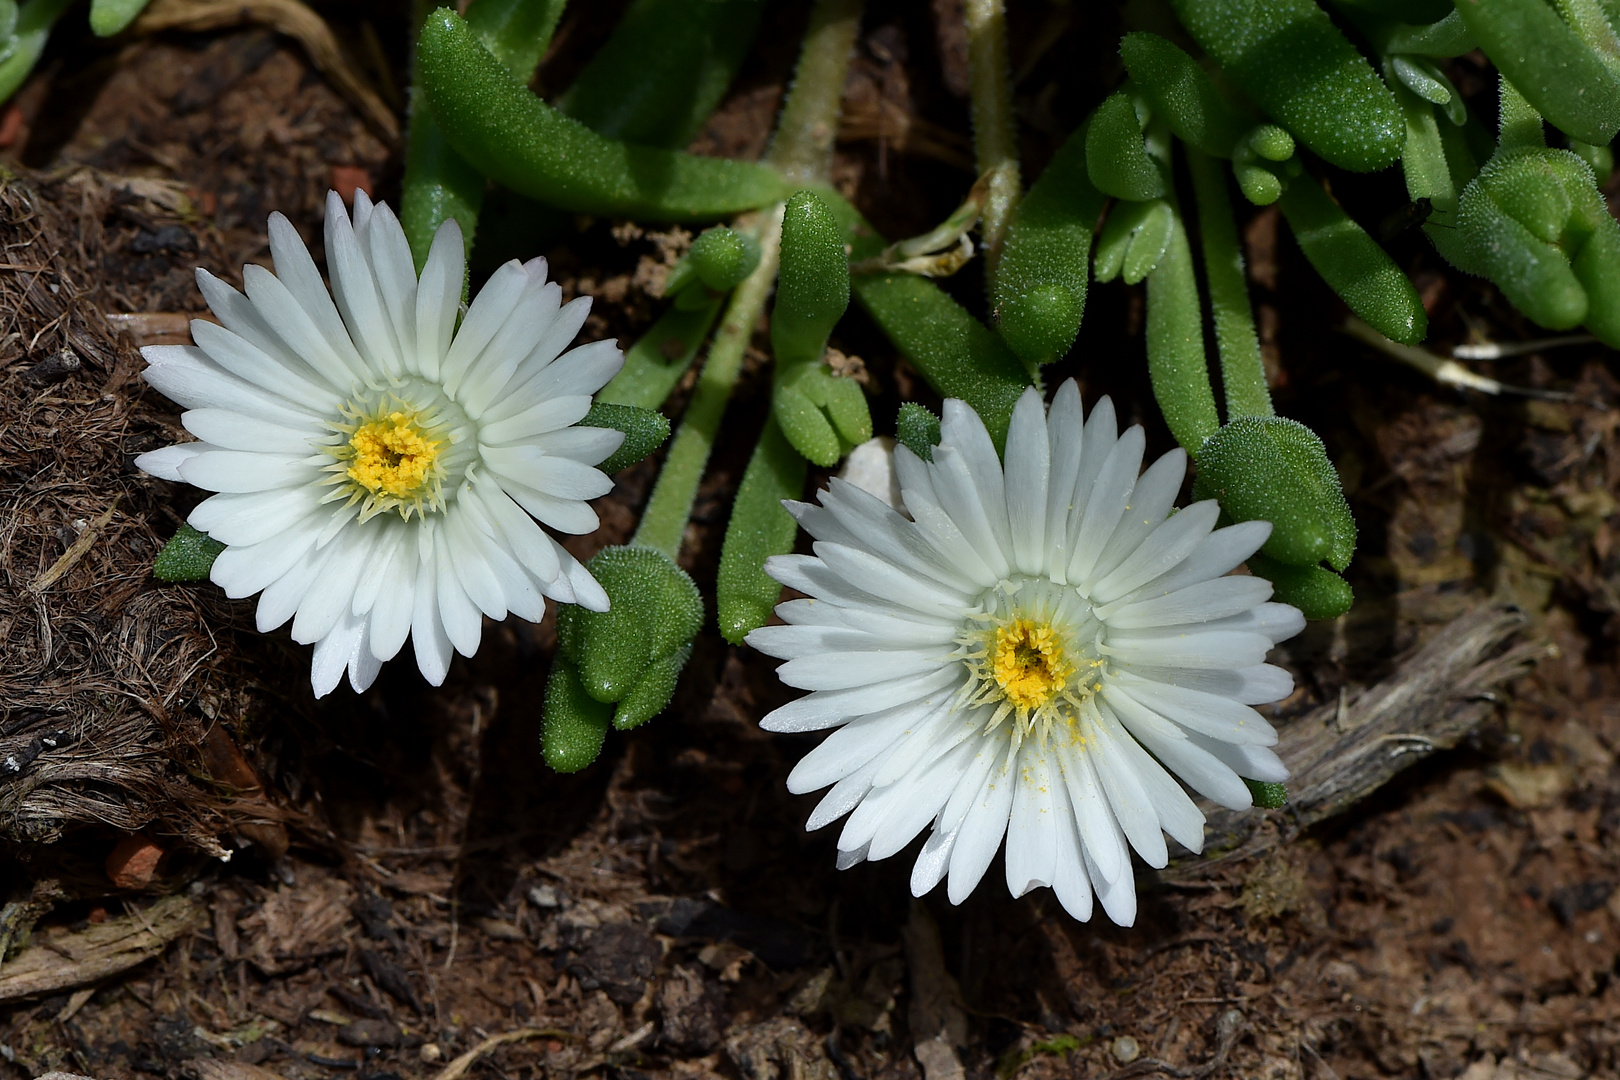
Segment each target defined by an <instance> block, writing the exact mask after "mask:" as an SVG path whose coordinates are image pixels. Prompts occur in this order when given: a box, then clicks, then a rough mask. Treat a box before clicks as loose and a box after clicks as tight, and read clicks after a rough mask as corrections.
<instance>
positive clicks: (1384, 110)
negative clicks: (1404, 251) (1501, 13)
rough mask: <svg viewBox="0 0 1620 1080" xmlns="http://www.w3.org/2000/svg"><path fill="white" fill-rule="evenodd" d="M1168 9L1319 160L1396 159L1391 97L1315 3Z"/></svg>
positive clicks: (1365, 165)
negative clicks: (1174, 12)
mask: <svg viewBox="0 0 1620 1080" xmlns="http://www.w3.org/2000/svg"><path fill="white" fill-rule="evenodd" d="M1465 2H1468V0H1465ZM1529 2H1534V3H1539V2H1540V0H1529ZM1171 6H1172V7H1173V8H1175V11H1176V14H1177V15H1178V16H1180V18H1181V22H1182V25H1183V26H1185V27H1186V28H1187V30H1188V32H1189V33H1191V34H1192V36H1193V37H1194V38H1195V39H1196V40H1197V42H1198V44H1199V45H1201V46H1203V48H1204V51H1205V52H1207V53H1209V55H1210V57H1211V58H1213V59H1214V60H1215V62H1216V63H1217V64H1219V65H1220V67H1221V70H1222V71H1224V72H1225V73H1226V74H1227V75H1228V76H1230V77H1231V79H1232V81H1233V82H1234V83H1236V84H1237V86H1238V88H1239V89H1241V90H1242V91H1243V92H1244V93H1245V94H1247V95H1248V96H1249V98H1250V99H1251V100H1252V101H1253V102H1254V103H1255V104H1256V105H1258V106H1259V107H1260V108H1261V109H1262V110H1264V111H1265V112H1266V114H1267V115H1269V116H1270V117H1272V118H1273V119H1274V120H1276V121H1277V122H1278V123H1279V124H1281V125H1282V126H1283V127H1285V128H1287V129H1288V130H1289V131H1291V132H1292V133H1293V134H1294V137H1295V138H1297V139H1299V141H1300V142H1303V143H1304V144H1305V145H1306V146H1308V147H1310V148H1311V150H1313V151H1314V152H1316V153H1317V154H1318V155H1320V156H1321V157H1322V158H1324V159H1325V160H1327V161H1329V162H1331V163H1332V164H1334V165H1337V166H1339V167H1340V168H1342V169H1350V170H1352V171H1354V172H1376V171H1378V170H1379V169H1383V168H1386V167H1388V166H1390V165H1393V164H1394V163H1395V160H1396V159H1397V158H1398V157H1400V154H1401V146H1402V143H1403V135H1404V132H1405V128H1404V125H1403V124H1402V122H1401V113H1400V109H1399V107H1398V106H1397V105H1396V104H1395V99H1394V97H1393V96H1392V95H1391V94H1390V92H1389V88H1388V87H1387V86H1385V85H1384V83H1383V81H1382V80H1381V79H1379V77H1378V74H1377V73H1376V72H1375V71H1373V69H1372V65H1370V64H1368V63H1367V61H1366V60H1365V59H1364V58H1363V57H1362V55H1361V54H1360V53H1359V52H1357V51H1356V47H1355V46H1354V45H1352V44H1350V41H1349V39H1347V38H1346V37H1345V36H1344V34H1342V33H1341V32H1340V31H1339V29H1338V27H1336V26H1334V25H1333V22H1332V20H1330V19H1329V18H1328V17H1327V13H1326V12H1324V11H1323V10H1322V9H1321V8H1320V7H1318V6H1317V5H1316V4H1315V3H1314V0H1171ZM1240 179H1241V178H1240Z"/></svg>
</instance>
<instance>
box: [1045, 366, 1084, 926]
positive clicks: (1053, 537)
mask: <svg viewBox="0 0 1620 1080" xmlns="http://www.w3.org/2000/svg"><path fill="white" fill-rule="evenodd" d="M1084 424H1085V421H1084V419H1083V418H1082V415H1081V412H1080V388H1079V386H1078V385H1076V384H1075V381H1074V380H1073V379H1065V380H1063V384H1062V385H1061V386H1059V387H1058V389H1057V393H1056V394H1054V395H1053V397H1052V409H1051V412H1049V413H1048V414H1047V417H1046V431H1047V441H1048V443H1049V444H1050V448H1051V449H1050V461H1051V475H1050V477H1049V479H1048V482H1047V497H1046V498H1047V507H1046V527H1045V537H1046V545H1047V552H1046V565H1045V566H1043V567H1042V569H1043V570H1044V571H1045V572H1046V573H1048V574H1050V575H1051V576H1052V578H1053V580H1054V581H1056V582H1058V584H1060V585H1061V584H1064V583H1066V582H1067V581H1068V577H1067V573H1068V569H1069V549H1068V543H1069V516H1070V514H1072V513H1073V511H1074V485H1075V481H1076V480H1077V479H1078V478H1079V475H1080V454H1081V438H1082V435H1083V434H1084V430H1085V429H1084ZM1086 895H1087V897H1088V898H1089V897H1090V895H1091V892H1090V887H1089V886H1088V887H1087V890H1086Z"/></svg>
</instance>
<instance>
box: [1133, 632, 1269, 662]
mask: <svg viewBox="0 0 1620 1080" xmlns="http://www.w3.org/2000/svg"><path fill="white" fill-rule="evenodd" d="M1101 648H1102V653H1103V655H1104V656H1107V657H1110V658H1111V659H1113V660H1114V661H1115V663H1117V664H1119V665H1120V666H1122V667H1126V668H1130V667H1133V666H1136V665H1142V666H1152V667H1173V668H1191V669H1194V670H1197V669H1200V668H1204V669H1214V668H1243V667H1250V666H1252V665H1254V664H1259V663H1262V662H1264V661H1265V658H1266V653H1268V652H1270V651H1271V639H1270V638H1268V637H1266V636H1265V635H1264V634H1256V633H1250V632H1248V631H1244V630H1188V631H1185V632H1182V633H1179V634H1174V635H1170V634H1167V635H1165V636H1162V637H1150V636H1147V635H1146V634H1145V633H1144V632H1143V631H1133V632H1132V633H1129V634H1125V633H1120V634H1114V633H1110V634H1109V635H1108V639H1107V641H1105V642H1104V643H1103V644H1102V646H1101Z"/></svg>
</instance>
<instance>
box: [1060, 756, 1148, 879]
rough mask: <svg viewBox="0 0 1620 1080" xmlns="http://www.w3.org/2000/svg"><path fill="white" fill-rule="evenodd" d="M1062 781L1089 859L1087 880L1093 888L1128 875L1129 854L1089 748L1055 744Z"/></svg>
mask: <svg viewBox="0 0 1620 1080" xmlns="http://www.w3.org/2000/svg"><path fill="white" fill-rule="evenodd" d="M1056 752H1057V759H1058V762H1059V766H1060V771H1061V772H1062V774H1063V781H1064V783H1066V784H1067V785H1068V787H1069V805H1070V806H1071V807H1073V809H1074V820H1075V825H1076V826H1077V827H1078V828H1079V831H1080V842H1081V845H1082V846H1083V847H1084V848H1085V850H1086V854H1087V856H1088V857H1089V858H1090V859H1091V864H1090V867H1091V868H1090V870H1089V876H1090V878H1091V881H1092V884H1093V886H1095V887H1101V886H1102V885H1103V884H1104V883H1106V882H1110V881H1117V880H1119V878H1120V877H1122V876H1127V875H1129V874H1130V867H1131V859H1130V853H1129V852H1128V851H1127V850H1126V848H1125V834H1124V833H1122V832H1121V831H1120V828H1119V822H1117V821H1115V820H1114V813H1113V811H1112V810H1111V809H1109V807H1108V797H1107V795H1106V794H1105V793H1104V791H1103V788H1102V784H1101V783H1100V782H1099V781H1098V779H1097V770H1096V768H1095V767H1094V765H1093V763H1092V757H1091V754H1090V748H1089V747H1087V746H1084V745H1070V744H1067V743H1057V744H1056Z"/></svg>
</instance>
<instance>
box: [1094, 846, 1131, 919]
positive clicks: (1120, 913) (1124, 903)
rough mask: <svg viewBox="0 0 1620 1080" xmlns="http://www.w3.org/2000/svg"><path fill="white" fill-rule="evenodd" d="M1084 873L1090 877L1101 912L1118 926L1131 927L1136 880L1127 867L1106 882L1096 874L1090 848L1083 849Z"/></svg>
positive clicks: (1095, 866)
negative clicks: (1123, 871)
mask: <svg viewBox="0 0 1620 1080" xmlns="http://www.w3.org/2000/svg"><path fill="white" fill-rule="evenodd" d="M1082 854H1083V855H1084V856H1085V862H1086V872H1087V873H1088V874H1090V875H1091V881H1092V884H1093V885H1094V886H1095V887H1096V889H1097V902H1098V903H1100V904H1101V905H1102V909H1103V911H1104V912H1105V913H1106V914H1107V916H1108V917H1109V918H1110V919H1113V920H1114V923H1115V924H1116V925H1118V926H1132V925H1135V923H1136V878H1135V877H1134V876H1133V875H1132V874H1131V872H1130V867H1129V865H1127V866H1126V868H1125V873H1123V874H1121V875H1119V877H1117V878H1115V879H1114V880H1113V881H1107V880H1105V879H1104V878H1102V877H1101V876H1100V875H1099V874H1098V873H1097V864H1096V861H1095V860H1094V859H1092V857H1091V848H1089V847H1087V848H1084V849H1083V851H1082Z"/></svg>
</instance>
